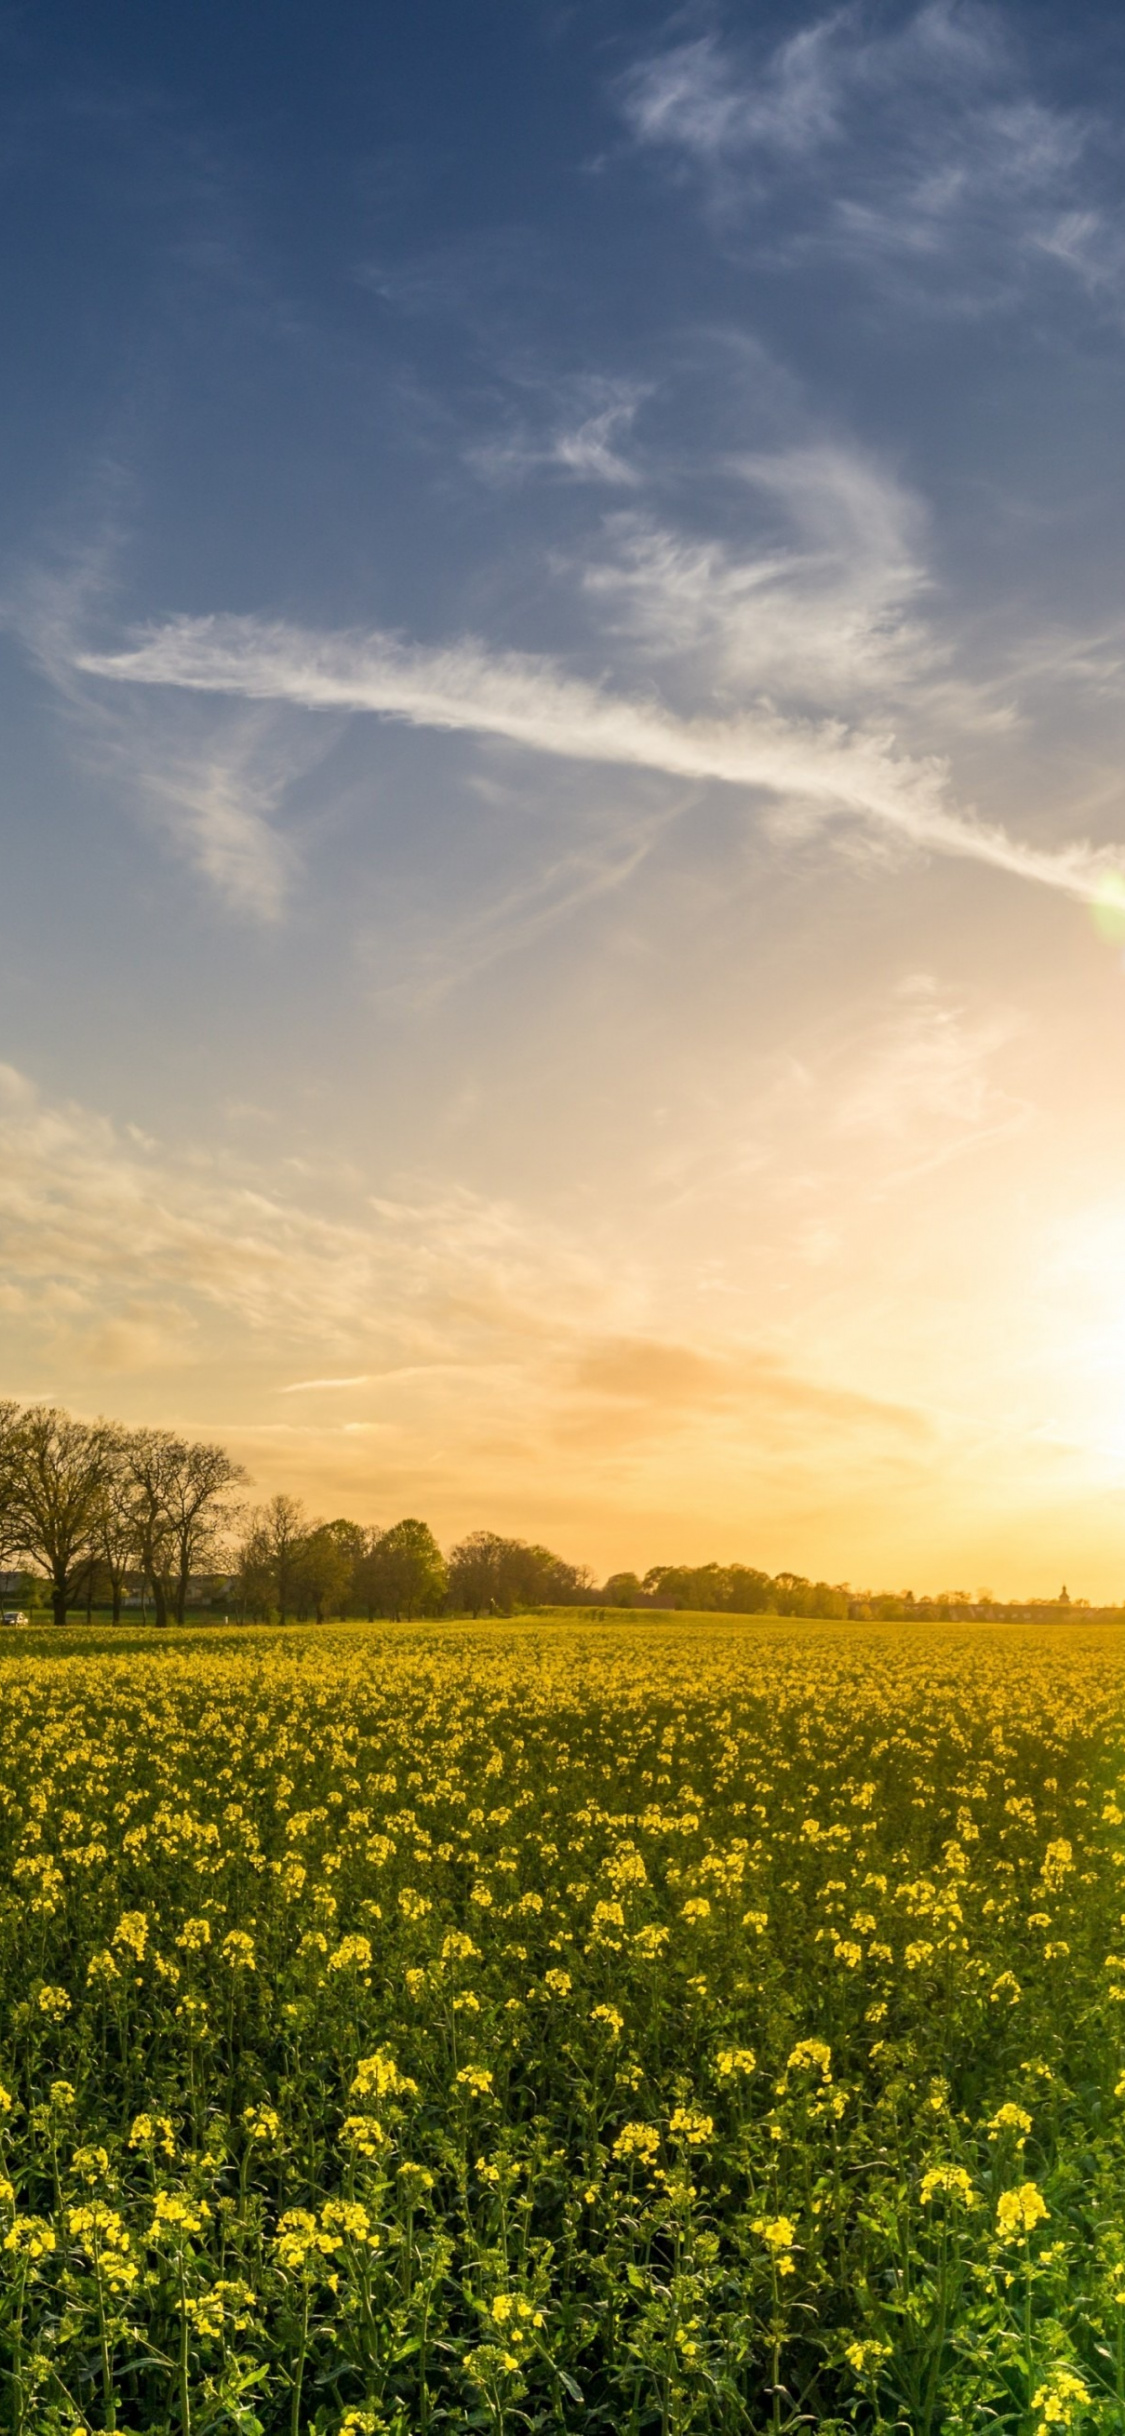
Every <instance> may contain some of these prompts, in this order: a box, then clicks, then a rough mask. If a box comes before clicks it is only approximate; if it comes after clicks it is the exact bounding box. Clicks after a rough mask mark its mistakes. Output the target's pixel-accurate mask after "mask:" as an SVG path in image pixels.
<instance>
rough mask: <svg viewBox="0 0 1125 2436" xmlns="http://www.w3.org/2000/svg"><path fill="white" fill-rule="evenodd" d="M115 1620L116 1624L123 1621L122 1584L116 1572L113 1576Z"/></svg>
mask: <svg viewBox="0 0 1125 2436" xmlns="http://www.w3.org/2000/svg"><path fill="white" fill-rule="evenodd" d="M113 1621H114V1623H115V1624H120V1622H121V1584H120V1582H119V1581H118V1579H117V1576H116V1574H115V1575H114V1577H113Z"/></svg>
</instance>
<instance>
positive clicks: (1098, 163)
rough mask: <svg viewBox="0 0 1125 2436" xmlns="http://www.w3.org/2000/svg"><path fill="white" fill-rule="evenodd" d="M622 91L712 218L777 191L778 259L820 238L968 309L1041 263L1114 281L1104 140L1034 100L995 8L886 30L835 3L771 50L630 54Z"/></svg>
mask: <svg viewBox="0 0 1125 2436" xmlns="http://www.w3.org/2000/svg"><path fill="white" fill-rule="evenodd" d="M620 101H621V107H622V110H623V113H624V116H625V118H626V121H627V123H628V125H629V128H630V130H631V132H632V134H633V136H634V138H635V140H636V141H637V142H638V143H639V144H641V145H644V146H646V147H649V148H656V149H659V150H661V151H663V152H664V153H665V155H666V156H667V157H669V158H670V159H672V160H674V161H676V162H677V163H678V164H679V165H680V166H681V167H683V168H685V169H686V168H688V167H689V166H690V167H692V168H694V169H695V171H697V172H698V174H699V175H700V176H702V177H703V178H704V179H705V180H706V182H707V186H708V189H709V192H710V194H711V196H712V198H713V200H714V202H715V203H716V204H717V206H718V207H719V208H720V209H721V210H722V211H723V212H724V214H728V215H734V216H735V218H737V217H738V216H739V215H741V214H744V213H745V212H746V211H747V210H749V211H751V212H754V211H755V210H756V209H757V207H759V206H760V205H762V204H763V203H764V202H765V201H766V200H767V199H768V198H769V197H770V196H772V195H773V194H775V193H780V192H783V193H784V196H785V205H786V217H785V232H784V235H783V236H779V235H778V234H777V232H776V231H775V230H771V229H770V228H769V227H768V226H767V224H766V223H765V222H764V221H761V222H759V224H758V226H757V235H758V237H759V239H760V241H761V242H762V243H763V244H764V245H765V246H766V247H767V249H768V250H770V249H772V250H774V251H777V250H780V251H781V252H782V253H783V254H785V255H786V256H787V257H788V258H789V259H798V258H800V256H801V255H802V254H804V253H808V252H810V251H825V250H828V251H831V252H832V253H834V254H835V255H836V256H838V257H840V258H844V259H849V260H851V261H853V262H854V263H856V264H857V265H859V266H861V267H863V268H864V269H866V270H868V271H869V272H871V273H873V274H874V275H882V276H884V277H885V278H887V279H889V280H892V281H894V282H895V283H896V287H897V289H898V290H899V291H900V292H901V293H902V294H903V295H906V294H907V293H908V292H909V293H911V294H912V295H913V297H914V300H915V302H917V303H923V302H925V303H928V304H931V305H932V304H934V303H935V302H938V301H940V302H942V303H943V304H944V305H945V306H946V307H952V308H953V309H965V310H975V309H979V308H980V307H981V306H982V305H984V304H985V303H986V302H990V303H993V304H995V303H996V302H997V301H1000V300H1002V299H1004V298H1011V299H1014V298H1015V297H1016V296H1017V295H1018V294H1019V293H1021V292H1022V290H1023V288H1024V287H1025V286H1026V284H1027V281H1028V279H1029V277H1031V276H1032V275H1033V274H1034V272H1035V269H1036V266H1037V265H1039V266H1040V267H1042V266H1043V265H1044V263H1045V262H1046V261H1047V260H1048V259H1051V260H1053V261H1054V262H1055V263H1057V264H1058V265H1060V266H1062V267H1064V268H1065V269H1068V270H1070V271H1071V272H1073V273H1074V274H1076V275H1077V277H1078V278H1079V279H1080V280H1081V281H1082V283H1083V284H1084V286H1086V287H1087V289H1089V290H1090V291H1091V292H1093V291H1095V290H1099V289H1100V290H1105V289H1106V288H1107V287H1109V286H1114V285H1118V284H1119V277H1120V272H1121V269H1122V267H1123V266H1125V247H1123V234H1125V232H1123V231H1122V229H1121V224H1120V213H1119V211H1118V209H1117V207H1116V203H1115V201H1114V199H1113V194H1112V182H1110V181H1107V180H1106V178H1105V176H1104V162H1103V161H1102V160H1101V158H1100V156H1101V154H1102V152H1103V151H1104V132H1103V131H1102V130H1101V129H1100V128H1099V125H1098V123H1097V121H1096V119H1095V117H1094V116H1093V115H1092V114H1091V113H1089V112H1085V113H1082V112H1079V111H1077V110H1074V109H1069V108H1066V107H1063V106H1060V105H1059V104H1058V103H1057V102H1051V101H1045V100H1044V99H1042V98H1041V97H1040V96H1039V94H1038V93H1037V92H1036V89H1035V83H1034V70H1033V63H1032V62H1031V61H1030V60H1029V57H1028V56H1027V54H1026V52H1025V49H1024V47H1023V45H1022V42H1021V39H1020V28H1019V24H1018V20H1017V19H1013V18H1012V17H1011V16H1006V15H1005V14H1004V13H1002V12H1001V11H1000V10H998V9H995V8H990V7H985V6H974V5H955V4H954V0H926V5H924V6H922V7H920V8H917V9H915V10H913V11H912V12H911V13H910V14H909V15H908V16H906V17H905V18H904V19H899V20H898V21H897V22H892V23H891V24H889V25H888V24H887V23H886V21H885V20H884V22H883V23H880V22H879V21H878V19H874V20H873V18H872V16H871V13H870V12H869V11H867V10H865V9H863V8H861V7H859V6H858V5H854V4H853V5H845V6H844V7H842V8H838V9H833V10H831V11H830V12H828V13H826V14H824V15H821V16H818V17H815V18H813V19H812V21H811V22H810V23H808V24H807V25H805V26H802V27H801V28H800V29H799V30H798V31H797V32H796V33H795V34H790V35H788V36H787V37H786V38H785V39H784V40H783V41H782V42H780V43H775V44H774V45H773V46H772V47H764V46H763V45H761V44H758V45H754V43H753V42H752V41H746V40H745V39H742V40H738V39H736V40H733V41H724V40H722V39H721V38H720V37H718V36H717V35H715V34H706V35H704V36H702V37H698V38H696V39H693V40H689V41H686V42H677V43H673V44H671V45H669V46H668V47H667V48H666V49H664V50H661V51H658V52H656V53H653V54H651V55H650V56H649V57H648V58H646V59H644V60H642V61H640V62H639V63H638V64H637V66H636V67H635V68H634V70H633V71H632V72H631V74H630V75H629V76H628V77H627V78H626V79H625V80H624V82H623V84H622V86H621V88H620ZM907 279H908V280H909V283H910V285H909V290H908V289H907V286H906V285H905V284H903V282H904V280H907Z"/></svg>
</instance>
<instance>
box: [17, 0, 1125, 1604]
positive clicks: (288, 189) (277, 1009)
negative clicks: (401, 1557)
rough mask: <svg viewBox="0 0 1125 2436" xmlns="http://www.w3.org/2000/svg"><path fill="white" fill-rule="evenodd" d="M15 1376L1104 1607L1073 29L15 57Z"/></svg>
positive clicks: (1117, 341) (1090, 372)
mask: <svg viewBox="0 0 1125 2436" xmlns="http://www.w3.org/2000/svg"><path fill="white" fill-rule="evenodd" d="M0 168H2V176H3V181H4V213H5V223H6V227H7V230H8V243H7V245H6V247H5V249H4V252H3V258H2V261H0V310H2V316H3V329H4V359H5V377H4V381H3V385H2V389H0V445H2V459H0V462H2V468H3V471H2V474H0V717H2V722H3V737H4V751H3V758H2V763H0V893H2V902H3V952H2V954H0V1354H2V1359H0V1385H2V1387H3V1390H4V1392H6V1393H9V1394H12V1395H15V1396H18V1397H21V1398H27V1399H49V1400H51V1401H57V1402H61V1403H64V1404H66V1405H68V1406H69V1407H70V1408H71V1409H73V1410H75V1411H78V1412H82V1413H88V1414H91V1415H92V1414H94V1413H97V1412H105V1413H109V1414H112V1415H113V1416H115V1417H117V1418H120V1419H122V1420H124V1421H127V1422H132V1423H145V1422H154V1423H157V1422H159V1423H167V1424H169V1425H171V1426H175V1427H176V1428H179V1429H183V1430H186V1431H190V1432H191V1433H193V1434H198V1435H204V1436H208V1437H217V1438H221V1439H222V1440H224V1441H225V1442H226V1443H227V1444H228V1445H229V1446H230V1447H231V1448H232V1450H233V1451H234V1452H235V1453H237V1454H238V1456H239V1457H240V1458H241V1459H242V1460H243V1461H244V1462H245V1463H246V1465H247V1466H248V1468H249V1470H250V1472H251V1474H252V1477H253V1481H254V1489H255V1494H257V1495H259V1496H262V1497H265V1496H267V1495H269V1494H272V1493H273V1492H274V1491H275V1490H277V1489H285V1490H288V1491H290V1492H293V1493H295V1494H299V1495H301V1496H302V1497H303V1498H305V1499H306V1501H307V1502H308V1504H309V1506H310V1508H311V1509H312V1510H314V1511H316V1512H318V1513H323V1514H328V1515H332V1514H339V1513H344V1514H349V1515H353V1516H355V1517H357V1518H358V1519H360V1520H362V1521H365V1522H379V1523H384V1524H386V1523H389V1522H391V1521H393V1520H394V1519H396V1518H397V1517H398V1516H399V1515H401V1514H403V1513H413V1514H421V1515H423V1516H424V1517H425V1518H426V1519H427V1520H428V1521H429V1522H430V1523H431V1524H432V1526H433V1528H434V1529H435V1531H436V1532H437V1534H438V1536H439V1537H440V1538H441V1539H442V1540H443V1541H444V1542H446V1543H448V1542H449V1541H450V1540H452V1539H454V1538H456V1537H457V1536H459V1535H460V1534H462V1533H463V1532H464V1531H466V1530H469V1529H472V1528H475V1527H486V1528H491V1529H496V1530H502V1531H506V1532H516V1533H519V1534H520V1535H521V1536H525V1537H532V1538H537V1539H543V1540H546V1541H547V1542H548V1543H549V1544H550V1545H552V1546H553V1547H555V1548H557V1549H558V1550H559V1551H560V1552H561V1553H562V1554H564V1555H566V1556H568V1557H570V1558H572V1559H575V1560H578V1561H583V1560H584V1561H588V1562H589V1563H590V1564H591V1565H592V1566H593V1568H594V1571H595V1573H596V1574H597V1575H598V1576H599V1578H600V1576H601V1575H603V1574H604V1573H605V1572H607V1571H608V1570H610V1569H611V1568H615V1567H624V1566H633V1567H636V1568H637V1569H638V1570H640V1571H643V1570H644V1569H645V1567H646V1566H648V1565H650V1564H655V1563H660V1562H673V1561H676V1562H691V1561H704V1560H706V1559H708V1558H712V1557H714V1558H718V1559H719V1560H721V1561H730V1560H732V1559H741V1560H743V1561H745V1562H748V1563H753V1564H757V1565H761V1566H763V1567H765V1568H766V1569H768V1570H770V1571H777V1570H779V1569H781V1568H782V1567H785V1568H788V1569H790V1570H793V1571H796V1572H800V1573H804V1574H808V1575H812V1576H826V1577H827V1578H828V1579H830V1580H832V1581H841V1580H847V1581H849V1582H851V1583H852V1584H853V1585H858V1586H864V1585H868V1584H874V1585H877V1586H882V1587H894V1588H906V1587H911V1588H914V1589H915V1590H916V1591H918V1592H921V1591H922V1590H923V1589H930V1590H935V1589H940V1588H964V1589H968V1590H970V1591H973V1592H976V1591H979V1590H982V1589H987V1590H990V1591H992V1592H994V1593H995V1595H997V1596H1021V1595H1028V1594H1032V1593H1040V1594H1047V1595H1051V1594H1053V1593H1054V1592H1055V1591H1057V1589H1058V1587H1059V1584H1060V1582H1061V1581H1063V1580H1065V1581H1066V1582H1067V1584H1068V1586H1069V1588H1070V1590H1071V1592H1072V1594H1074V1595H1079V1594H1081V1595H1086V1596H1088V1597H1091V1598H1094V1599H1105V1598H1110V1597H1113V1598H1120V1597H1122V1596H1123V1595H1125V1121H1123V1118H1125V768H1123V757H1125V706H1123V682H1125V598H1123V591H1122V573H1121V570H1122V566H1123V564H1125V476H1123V471H1122V467H1123V456H1122V405H1121V400H1122V396H1123V394H1125V391H1123V383H1125V19H1123V18H1122V16H1121V14H1120V12H1119V11H1118V10H1115V9H1113V8H1110V7H1108V6H1105V5H1097V6H1091V5H1089V4H1088V0H1071V4H1070V5H1068V6H1067V7H1066V8H1065V9H1064V8H1062V7H1061V6H1059V5H1058V0H1051V5H1044V4H1043V0H1021V5H1020V6H1019V7H1018V8H1017V7H1008V8H1003V7H992V6H984V5H976V4H975V0H929V4H926V5H922V6H921V7H914V6H907V5H894V6H892V5H885V6H879V5H870V6H863V5H850V4H849V0H844V4H843V5H841V6H830V7H828V8H815V7H814V8H807V7H805V6H804V5H803V4H801V0H788V4H786V5H777V4H776V0H775V4H772V5H770V4H766V0H762V5H757V6H754V7H746V6H740V7H731V8H729V9H727V8H724V7H723V6H721V5H719V4H716V5H714V6H712V5H700V6H695V5H693V4H692V0H689V4H688V5H686V6H685V7H683V8H680V9H673V10H670V11H667V12H666V11H665V10H664V9H663V8H662V7H660V6H654V5H647V6H646V5H641V4H640V0H477V4H476V5H474V6H470V7H466V6H465V5H464V4H463V0H456V4H455V0H414V4H413V5H412V6H411V7H410V8H408V9H407V8H388V7H373V6H371V5H370V0H366V5H359V4H358V0H320V5H319V6H318V7H317V8H316V9H315V10H314V9H313V8H311V7H309V6H307V5H305V6H296V5H294V4H293V0H270V5H269V6H268V7H266V6H264V5H262V4H261V0H235V5H233V6H232V5H231V4H230V0H225V5H224V6H222V7H219V6H217V5H214V4H213V0H198V5H196V6H194V7H193V8H191V9H189V10H171V9H156V10H154V9H153V8H152V7H151V6H147V5H146V6H141V5H139V4H138V0H114V5H113V7H112V8H103V9H99V10H90V9H88V8H80V7H78V6H76V5H75V6H72V5H64V4H61V0H40V5H38V6H37V7H35V8H34V9H32V8H30V7H27V6H15V7H13V6H5V5H2V4H0Z"/></svg>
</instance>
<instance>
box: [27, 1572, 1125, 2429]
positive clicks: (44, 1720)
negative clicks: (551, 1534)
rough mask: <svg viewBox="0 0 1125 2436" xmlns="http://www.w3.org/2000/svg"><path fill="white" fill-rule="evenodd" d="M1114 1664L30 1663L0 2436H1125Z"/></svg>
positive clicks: (447, 1635)
mask: <svg viewBox="0 0 1125 2436" xmlns="http://www.w3.org/2000/svg"><path fill="white" fill-rule="evenodd" d="M1122 1655H1123V1651H1122V1644H1121V1641H1120V1638H1119V1636H1118V1635H1117V1634H1115V1633H1112V1632H1109V1631H1098V1630H1092V1629H1091V1630H1080V1629H1078V1628H1075V1627H1070V1628H1065V1629H1064V1628H1058V1629H1056V1630H1053V1631H1052V1630H1041V1631H1031V1630H1028V1631H1023V1632H1021V1631H1020V1630H1019V1629H1012V1628H1008V1629H990V1628H989V1627H987V1626H978V1627H975V1628H972V1627H969V1628H957V1627H947V1628H946V1629H945V1630H944V1632H943V1633H942V1635H941V1637H940V1638H939V1637H937V1636H936V1635H933V1634H931V1635H924V1634H922V1633H912V1632H907V1631H905V1630H903V1629H901V1628H900V1629H898V1630H895V1629H887V1628H883V1627H878V1626H864V1625H851V1626H849V1625H848V1624H846V1623H841V1624H829V1625H818V1624H812V1623H782V1622H779V1621H777V1620H773V1619H771V1620H769V1621H768V1622H766V1621H763V1622H760V1623H755V1622H754V1621H753V1620H747V1621H742V1620H739V1621H738V1622H737V1623H734V1622H730V1621H728V1620H727V1619H722V1620H716V1619H715V1618H713V1617H712V1618H707V1619H698V1620H696V1621H691V1620H684V1619H677V1620H676V1622H675V1624H674V1625H672V1624H667V1623H656V1622H655V1621H653V1620H651V1619H646V1620H645V1621H644V1622H643V1623H633V1622H632V1621H630V1622H627V1623H623V1624H598V1625H591V1624H589V1623H586V1624H581V1623H580V1624H575V1622H574V1620H573V1618H572V1619H571V1620H570V1621H565V1620H561V1619H555V1620H549V1621H546V1622H544V1621H539V1622H537V1623H536V1624H534V1625H516V1626H512V1627H495V1626H477V1627H473V1626H463V1627H454V1626H441V1625H436V1626H429V1627H416V1628H411V1629H406V1628H402V1629H381V1628H374V1629H371V1628H367V1627H338V1628H337V1627H333V1628H331V1629H325V1630H321V1631H316V1630H310V1631H304V1632H300V1631H293V1632H290V1633H286V1634H282V1633H277V1632H273V1633H271V1632H267V1631H261V1632H255V1631H253V1630H247V1631H245V1632H241V1633H239V1632H231V1633H228V1634H223V1633H215V1632H211V1633H208V1632H205V1631H201V1632H198V1633H196V1634H185V1635H181V1636H165V1637H161V1638H158V1637H157V1636H155V1635H151V1634H150V1635H149V1636H148V1637H147V1638H145V1637H144V1636H142V1635H141V1634H139V1633H134V1634H133V1635H131V1636H128V1635H125V1634H119V1635H117V1636H114V1635H113V1634H112V1633H104V1634H103V1635H102V1636H101V1638H100V1640H99V1641H92V1640H91V1639H90V1638H89V1637H88V1636H87V1635H85V1634H84V1633H82V1632H79V1631H74V1632H68V1633H66V1634H65V1635H64V1634H61V1633H60V1634H58V1635H55V1636H52V1635H51V1634H50V1633H47V1632H44V1633H41V1634H37V1635H36V1636H35V1637H34V1639H29V1638H28V1637H27V1636H20V1637H19V1640H18V1641H17V1640H16V1639H15V1637H13V1639H12V1641H10V1642H7V1643H5V1644H4V1646H3V1649H2V1651H0V1838H2V1848H3V1864H4V1865H3V1893H2V1895H0V2082H2V2084H3V2088H2V2091H0V2145H2V2149H3V2157H2V2179H0V2262H2V2267H3V2276H2V2296H0V2374H2V2386H0V2424H2V2425H3V2427H4V2428H5V2429H10V2430H13V2431H21V2432H24V2436H70V2432H71V2431H80V2430H93V2429H103V2428H117V2429H121V2430H126V2429H128V2430H132V2431H151V2432H154V2436H155V2432H157V2431H169V2432H170V2431H173V2430H174V2431H177V2432H181V2431H182V2432H184V2436H186V2432H187V2431H191V2432H192V2436H209V2432H210V2431H212V2430H214V2431H219V2430H226V2431H236V2430H237V2431H242V2432H243V2436H259V2432H260V2431H267V2432H268V2436H297V2431H300V2430H317V2431H323V2432H324V2436H362V2432H370V2431H380V2432H382V2431H393V2432H394V2436H407V2432H408V2431H409V2436H430V2432H431V2431H432V2436H439V2431H444V2430H456V2431H461V2430H470V2429H474V2430H475V2429H481V2430H486V2431H493V2432H494V2436H500V2431H516V2430H526V2429H531V2430H543V2431H546V2430H552V2431H562V2430H566V2431H568V2436H569V2432H571V2431H573V2436H580V2432H582V2436H585V2432H586V2431H589V2436H642V2431H643V2432H644V2436H649V2432H650V2431H651V2436H686V2432H687V2431H689V2430H699V2431H715V2432H716V2436H717V2432H718V2431H731V2432H732V2436H733V2432H734V2431H736V2430H739V2431H741V2430H747V2431H748V2430H752V2429H762V2430H774V2431H776V2430H782V2429H791V2428H796V2427H798V2426H803V2427H815V2428H820V2429H832V2430H840V2429H851V2428H859V2429H878V2428H886V2429H890V2428H892V2427H895V2428H898V2429H903V2430H909V2431H911V2436H928V2431H930V2430H934V2431H936V2430H938V2429H943V2430H946V2431H956V2432H957V2436H968V2431H969V2430H972V2431H974V2436H975V2432H977V2431H980V2430H982V2429H986V2428H987V2429H991V2430H996V2431H1011V2432H1012V2436H1017V2432H1018V2436H1032V2431H1039V2432H1040V2436H1053V2432H1054V2431H1055V2430H1058V2429H1071V2428H1072V2429H1076V2430H1088V2431H1091V2432H1093V2431H1104V2432H1105V2436H1108V2432H1109V2431H1114V2432H1115V2436H1120V2432H1121V2431H1122V2429H1125V2078H1123V2074H1125V2054H1123V2052H1122V2049H1123V2044H1125V2040H1123V2031H1125V1928H1123V1927H1122V1925H1121V1922H1122V1914H1123V1911H1125V1891H1123V1881H1125V1672H1123V1667H1122ZM1118 1946H1120V1947H1121V1948H1122V1949H1123V1951H1122V1953H1121V1954H1118V1953H1117V1952H1116V1950H1115V1949H1116V1948H1117V1947H1118Z"/></svg>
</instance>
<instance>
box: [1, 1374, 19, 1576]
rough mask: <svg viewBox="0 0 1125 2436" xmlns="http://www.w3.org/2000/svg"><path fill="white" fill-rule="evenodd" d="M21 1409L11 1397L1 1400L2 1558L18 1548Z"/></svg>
mask: <svg viewBox="0 0 1125 2436" xmlns="http://www.w3.org/2000/svg"><path fill="white" fill-rule="evenodd" d="M19 1422H20V1408H19V1405H18V1404H16V1403H14V1402H13V1401H12V1399H11V1397H6V1398H2V1399H0V1558H2V1557H5V1556H8V1555H9V1554H10V1553H11V1552H12V1550H13V1549H14V1548H15V1547H16V1546H17V1544H18V1542H17V1539H16V1536H15V1515H14V1488H15V1470H14V1466H15V1451H16V1442H17V1434H18V1431H19Z"/></svg>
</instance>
